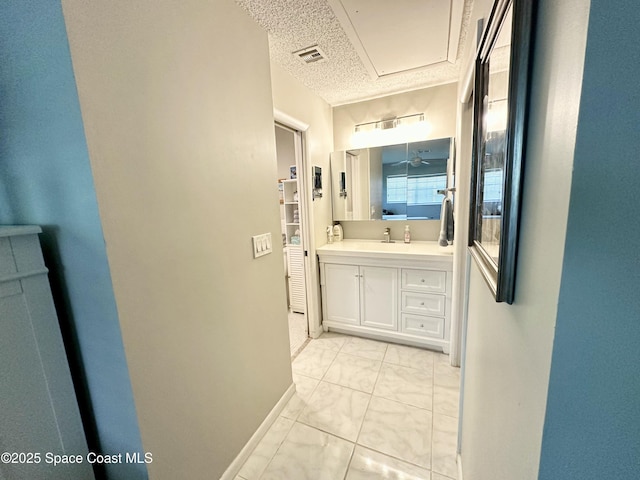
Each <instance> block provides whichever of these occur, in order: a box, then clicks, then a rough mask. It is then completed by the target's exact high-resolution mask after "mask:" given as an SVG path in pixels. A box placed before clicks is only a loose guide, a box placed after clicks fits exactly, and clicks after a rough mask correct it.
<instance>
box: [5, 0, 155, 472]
mask: <svg viewBox="0 0 640 480" xmlns="http://www.w3.org/2000/svg"><path fill="white" fill-rule="evenodd" d="M0 65H1V68H0V224H38V225H41V226H42V228H43V230H44V233H43V235H42V236H41V242H42V244H43V250H44V253H45V261H46V262H47V265H48V267H49V269H50V270H51V272H50V281H51V284H52V290H53V292H54V297H55V301H56V308H57V310H58V315H59V317H60V323H61V327H62V330H63V335H64V337H65V341H66V346H67V354H68V356H69V358H70V363H71V368H72V376H73V378H74V383H75V385H76V392H77V394H78V397H79V398H78V399H79V403H80V408H81V413H82V415H83V422H84V423H85V430H86V432H87V440H88V443H89V447H90V449H93V450H101V451H103V452H105V453H119V452H135V451H142V444H141V440H140V433H139V430H138V422H137V417H136V412H135V407H134V403H133V395H132V391H131V386H130V382H129V374H128V370H127V364H126V359H125V354H124V349H123V345H122V338H121V334H120V326H119V322H118V313H117V310H116V304H115V300H114V295H113V289H112V285H111V277H110V272H109V266H108V264H107V255H106V251H105V244H104V239H103V234H102V227H101V224H100V218H99V216H98V207H97V203H96V194H95V190H94V185H93V177H92V173H91V167H90V164H89V157H88V152H87V146H86V142H85V137H84V130H83V124H82V118H81V114H80V107H79V102H78V96H77V92H76V85H75V80H74V76H73V69H72V64H71V57H70V53H69V47H68V42H67V35H66V30H65V24H64V18H63V16H62V8H61V4H60V2H59V1H52V0H29V1H24V0H3V1H2V2H0ZM68 453H72V452H68ZM97 473H98V474H99V476H103V475H105V474H106V476H107V477H108V478H113V479H137V478H146V476H147V475H146V469H145V468H144V466H136V465H120V466H112V467H108V468H107V469H106V472H105V471H102V472H100V471H99V472H97Z"/></svg>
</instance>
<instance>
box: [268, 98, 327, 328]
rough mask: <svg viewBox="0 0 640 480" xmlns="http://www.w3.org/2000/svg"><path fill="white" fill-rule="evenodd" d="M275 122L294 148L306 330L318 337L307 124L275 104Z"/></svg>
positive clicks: (317, 297)
mask: <svg viewBox="0 0 640 480" xmlns="http://www.w3.org/2000/svg"><path fill="white" fill-rule="evenodd" d="M273 118H274V124H275V125H277V126H279V127H283V128H285V129H287V130H289V131H291V132H293V135H294V149H295V157H296V162H295V163H296V171H297V177H298V190H299V193H300V195H299V196H298V198H299V200H298V201H299V206H298V208H299V210H300V213H301V214H302V219H303V221H302V225H301V234H302V247H303V249H304V252H305V256H304V279H305V282H304V283H305V285H304V286H305V297H306V303H307V304H306V308H305V315H306V317H307V331H308V333H309V336H310V337H313V338H317V337H318V336H319V335H320V334H321V333H322V325H321V324H320V308H319V298H320V295H319V291H320V285H319V282H318V278H317V276H316V275H313V272H315V271H316V270H317V264H316V262H314V261H313V259H314V258H315V251H316V249H315V242H314V239H313V235H311V225H313V211H312V209H311V208H310V205H309V204H310V202H309V199H310V198H311V196H310V192H311V191H312V190H311V183H310V182H311V179H312V173H311V167H310V165H308V160H307V159H308V155H307V152H306V148H307V143H306V131H307V130H308V129H309V124H307V123H304V122H302V121H300V120H298V119H296V118H294V117H292V116H290V115H288V114H286V113H284V112H282V111H280V110H278V109H276V108H274V109H273Z"/></svg>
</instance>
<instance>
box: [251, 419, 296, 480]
mask: <svg viewBox="0 0 640 480" xmlns="http://www.w3.org/2000/svg"><path fill="white" fill-rule="evenodd" d="M283 418H286V417H283ZM287 420H291V419H290V418H287ZM274 423H275V422H274ZM295 424H296V420H292V421H291V425H290V426H289V428H288V429H287V433H285V434H284V436H283V437H282V440H280V441H279V442H278V448H276V450H275V451H274V452H273V455H271V456H270V457H269V461H267V463H266V464H265V466H264V468H263V469H262V470H261V471H260V473H259V474H258V480H260V479H261V478H262V475H264V472H266V471H267V468H269V465H271V462H273V459H274V458H276V455H277V454H278V452H279V451H280V449H281V448H282V445H283V444H284V442H285V440H286V439H287V437H288V436H289V434H290V433H291V430H292V429H293V426H294V425H295ZM272 426H273V424H272ZM267 433H268V432H267ZM265 436H266V434H265ZM262 438H264V437H262ZM253 450H254V451H255V448H254V449H253ZM251 454H252V455H253V452H251ZM245 463H246V462H245Z"/></svg>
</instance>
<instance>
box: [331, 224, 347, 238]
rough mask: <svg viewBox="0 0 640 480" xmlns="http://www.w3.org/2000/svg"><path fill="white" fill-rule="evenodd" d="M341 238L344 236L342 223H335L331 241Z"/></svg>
mask: <svg viewBox="0 0 640 480" xmlns="http://www.w3.org/2000/svg"><path fill="white" fill-rule="evenodd" d="M343 238H344V232H343V230H342V225H340V224H339V223H336V224H335V225H334V226H333V241H334V242H341V241H342V239H343Z"/></svg>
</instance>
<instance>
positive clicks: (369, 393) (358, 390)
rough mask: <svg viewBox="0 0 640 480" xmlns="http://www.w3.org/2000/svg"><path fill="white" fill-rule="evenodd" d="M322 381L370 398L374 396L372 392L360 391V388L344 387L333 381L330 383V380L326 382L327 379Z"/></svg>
mask: <svg viewBox="0 0 640 480" xmlns="http://www.w3.org/2000/svg"><path fill="white" fill-rule="evenodd" d="M320 381H321V382H325V383H329V384H331V385H336V386H338V387H342V388H348V389H349V390H353V391H354V392H358V393H364V394H366V395H369V396H371V395H372V392H367V391H366V390H360V389H359V388H354V387H350V386H348V385H343V384H342V383H337V382H332V381H330V380H325V379H322V380H320ZM318 385H319V384H318ZM316 388H317V387H316Z"/></svg>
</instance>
